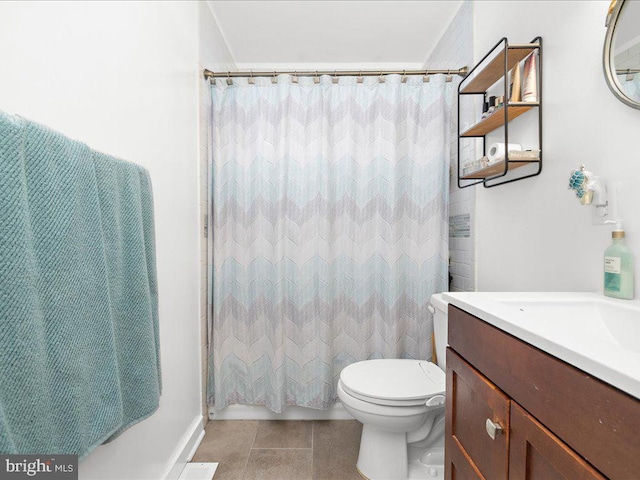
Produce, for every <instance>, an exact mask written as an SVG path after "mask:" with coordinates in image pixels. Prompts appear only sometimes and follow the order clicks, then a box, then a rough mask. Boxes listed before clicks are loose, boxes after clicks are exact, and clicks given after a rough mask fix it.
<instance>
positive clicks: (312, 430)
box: [311, 420, 316, 480]
mask: <svg viewBox="0 0 640 480" xmlns="http://www.w3.org/2000/svg"><path fill="white" fill-rule="evenodd" d="M315 429H316V421H315V420H311V480H313V457H314V455H313V449H314V448H315V444H314V441H313V440H314V438H313V436H314V434H315Z"/></svg>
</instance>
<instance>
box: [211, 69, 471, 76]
mask: <svg viewBox="0 0 640 480" xmlns="http://www.w3.org/2000/svg"><path fill="white" fill-rule="evenodd" d="M468 72H469V69H468V68H467V67H462V68H458V69H455V70H304V71H303V70H300V71H295V70H287V71H283V70H280V71H278V70H274V71H271V72H269V71H256V72H252V71H249V72H212V71H211V70H207V69H206V68H205V69H204V78H208V79H212V78H237V77H249V78H251V77H275V76H276V75H283V74H285V75H292V76H294V77H319V76H321V75H329V76H332V77H346V76H349V77H378V76H382V75H425V76H426V75H437V74H444V75H459V76H461V77H465V76H466V75H467V73H468Z"/></svg>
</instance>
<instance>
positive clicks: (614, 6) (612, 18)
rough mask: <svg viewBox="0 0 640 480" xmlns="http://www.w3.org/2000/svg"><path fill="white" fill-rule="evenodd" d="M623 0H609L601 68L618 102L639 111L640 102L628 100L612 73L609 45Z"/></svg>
mask: <svg viewBox="0 0 640 480" xmlns="http://www.w3.org/2000/svg"><path fill="white" fill-rule="evenodd" d="M624 2H625V0H611V5H610V6H609V12H608V14H607V21H606V23H605V26H606V27H607V36H606V37H605V40H604V52H603V57H602V66H603V67H604V77H605V79H606V81H607V85H608V87H609V90H611V92H612V93H613V94H614V95H615V96H616V97H617V98H618V100H620V101H621V102H622V103H624V104H626V105H629V106H630V107H632V108H637V109H640V102H636V101H635V100H633V99H631V98H629V97H628V96H627V95H625V93H624V92H623V91H622V90H621V89H620V85H619V84H618V81H617V79H616V75H615V72H613V71H612V68H611V63H612V58H611V55H612V53H613V51H612V49H611V43H612V41H613V35H614V33H615V30H616V26H617V24H618V21H619V20H620V17H621V16H620V12H621V11H622V8H623V7H624Z"/></svg>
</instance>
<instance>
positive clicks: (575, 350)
mask: <svg viewBox="0 0 640 480" xmlns="http://www.w3.org/2000/svg"><path fill="white" fill-rule="evenodd" d="M517 295H520V297H519V298H516V296H517ZM522 295H523V294H494V296H493V297H491V298H490V296H491V294H470V293H469V294H467V293H464V294H449V295H447V294H445V295H443V297H444V298H445V299H446V300H447V301H449V302H450V304H449V327H448V328H449V332H448V343H449V348H448V349H447V395H446V397H447V403H446V409H447V410H446V415H447V422H446V449H445V452H446V453H445V456H446V458H445V472H446V477H445V478H447V479H459V478H464V479H467V478H472V479H491V480H494V479H496V480H497V479H507V478H509V479H518V480H520V479H531V480H534V479H543V480H550V479H556V478H557V479H584V480H586V479H602V478H611V479H632V478H639V477H638V475H640V401H639V400H638V395H637V388H638V386H639V384H640V383H639V380H640V370H639V369H640V363H635V365H631V367H630V368H627V367H629V366H628V365H626V363H627V362H628V361H632V362H633V361H637V360H638V357H637V356H636V354H638V355H640V353H638V352H637V348H638V347H636V349H633V348H629V345H630V346H631V347H633V345H631V343H630V342H629V345H627V346H625V345H622V346H620V345H616V342H620V341H622V342H623V343H624V342H626V340H625V339H624V338H620V337H619V335H618V333H620V332H616V331H615V328H616V324H615V322H616V321H617V320H612V321H613V322H614V324H613V327H611V325H609V324H608V320H607V319H606V318H605V319H604V320H603V317H606V316H607V315H608V314H611V313H612V312H614V313H615V307H616V304H613V303H610V301H606V300H603V301H600V300H599V298H597V297H595V296H590V294H583V295H586V296H583V297H580V296H579V295H578V297H576V298H574V299H573V300H566V299H563V298H562V297H561V296H559V295H560V294H558V295H556V296H555V297H553V296H552V297H550V298H551V300H549V297H547V298H546V299H543V300H541V299H540V298H539V295H537V296H536V294H530V295H533V296H532V297H530V298H527V297H525V298H523V297H522ZM524 295H527V294H524ZM496 296H498V297H500V296H501V298H497V297H496ZM505 299H506V300H505ZM536 300H537V301H536ZM572 302H573V303H572ZM456 305H457V306H456ZM549 305H550V306H551V307H554V306H555V310H553V311H556V310H559V311H560V312H561V314H560V316H562V315H565V317H566V323H569V324H571V322H577V323H578V324H580V322H582V325H583V330H584V331H586V332H587V334H585V335H582V337H581V334H580V333H578V332H576V334H574V335H568V334H567V332H566V331H564V332H563V331H562V328H563V327H566V325H563V323H562V319H561V318H551V319H549V317H550V316H551V317H553V315H552V314H550V313H549V311H550V310H549V308H547V307H548V306H549ZM612 305H613V307H612V308H613V310H611V311H608V310H607V308H608V307H611V306H612ZM636 308H637V307H636V305H635V302H634V304H633V305H632V308H631V311H630V315H631V316H630V317H629V319H630V320H637V321H638V322H639V323H640V316H638V315H639V314H640V308H639V309H637V310H635V309H636ZM588 312H592V313H593V314H592V315H591V317H590V316H589V314H588ZM594 312H595V313H594ZM603 312H604V313H603ZM541 313H542V314H541ZM618 313H619V312H618ZM576 316H578V317H581V318H574V317H576ZM632 316H635V317H634V318H632ZM549 320H551V321H549ZM545 321H548V324H547V325H545ZM554 323H555V324H556V325H557V328H554V326H553V325H554ZM603 325H604V327H603ZM599 328H605V330H607V331H613V332H614V334H611V335H609V336H607V334H606V332H605V330H599ZM558 330H560V331H559V332H558ZM637 332H638V331H637V329H636V330H630V331H628V332H627V336H628V337H629V340H631V341H633V340H635V337H636V336H637ZM622 333H624V332H622ZM589 335H592V336H593V337H594V338H595V337H599V339H600V342H599V343H600V346H601V347H600V351H599V352H593V353H589V352H591V350H590V349H592V347H593V346H594V345H596V344H597V342H596V343H593V344H591V343H589V342H590V340H593V339H591V338H590V337H589ZM581 338H582V340H584V342H586V346H585V345H583V343H584V342H581ZM615 347H618V348H617V349H616V348H615ZM581 348H583V350H581ZM608 349H612V350H611V352H609V351H608ZM613 350H616V351H617V352H618V353H617V354H618V357H619V358H613V359H611V358H609V359H607V358H606V357H614V356H615V355H614V353H613ZM586 357H589V358H586ZM562 358H564V359H562ZM575 364H578V365H579V367H580V368H577V367H576V366H575ZM623 364H625V365H623ZM620 370H623V371H622V372H621V371H620ZM595 374H597V376H598V377H599V378H596V375H595ZM612 382H613V383H615V384H616V386H612V385H611V384H610V383H612Z"/></svg>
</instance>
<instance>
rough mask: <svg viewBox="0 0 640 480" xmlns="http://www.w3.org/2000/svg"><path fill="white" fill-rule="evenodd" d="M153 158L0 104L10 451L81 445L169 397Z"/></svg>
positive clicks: (0, 425)
mask: <svg viewBox="0 0 640 480" xmlns="http://www.w3.org/2000/svg"><path fill="white" fill-rule="evenodd" d="M154 244H155V242H154V228H153V199H152V195H151V183H150V180H149V175H148V173H147V171H146V170H144V169H143V168H141V167H139V166H137V165H135V164H132V163H128V162H124V161H121V160H117V159H115V158H113V157H109V156H107V155H103V154H100V153H97V152H94V151H92V150H91V149H90V148H89V147H87V146H86V145H84V144H82V143H80V142H77V141H74V140H71V139H69V138H66V137H65V136H63V135H61V134H59V133H56V132H54V131H52V130H50V129H48V128H46V127H43V126H40V125H38V124H35V123H32V122H29V121H27V120H24V119H22V118H17V117H10V116H7V115H5V114H2V113H0V453H25V454H27V453H36V454H37V453H50V454H54V453H57V454H63V453H73V454H78V455H79V456H80V457H81V458H82V457H84V456H85V455H86V454H87V453H89V452H90V451H91V450H92V449H93V448H95V447H96V446H97V445H99V444H101V443H103V442H104V441H106V440H108V439H111V438H113V437H114V436H116V435H118V434H119V433H120V432H122V431H123V430H124V429H126V428H127V427H129V426H131V425H133V424H135V423H136V422H138V421H140V420H142V419H144V418H146V417H148V416H149V415H151V414H152V413H153V412H154V411H155V410H156V409H157V407H158V402H159V396H160V362H159V345H158V314H157V283H156V270H155V250H154Z"/></svg>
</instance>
